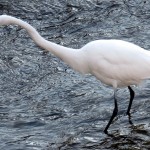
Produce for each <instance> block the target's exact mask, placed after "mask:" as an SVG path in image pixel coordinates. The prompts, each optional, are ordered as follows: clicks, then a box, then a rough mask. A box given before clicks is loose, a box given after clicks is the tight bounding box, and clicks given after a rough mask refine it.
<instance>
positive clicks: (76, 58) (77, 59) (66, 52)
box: [0, 15, 89, 73]
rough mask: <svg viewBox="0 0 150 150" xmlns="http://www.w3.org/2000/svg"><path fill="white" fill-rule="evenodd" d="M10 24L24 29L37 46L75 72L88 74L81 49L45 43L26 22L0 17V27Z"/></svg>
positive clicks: (5, 16) (9, 17) (4, 16)
mask: <svg viewBox="0 0 150 150" xmlns="http://www.w3.org/2000/svg"><path fill="white" fill-rule="evenodd" d="M10 24H15V25H19V26H21V27H22V28H24V29H25V30H26V31H27V32H28V34H29V35H30V36H31V38H32V39H33V41H34V42H35V43H36V44H37V45H38V46H40V47H41V48H44V49H45V50H47V51H50V52H51V53H52V54H54V55H55V56H57V57H59V58H60V59H62V60H63V61H64V62H65V63H67V64H68V65H70V66H71V67H72V68H73V69H75V70H76V71H78V72H80V73H89V70H88V66H86V62H85V61H86V58H85V55H84V52H83V51H82V50H81V49H72V48H67V47H64V46H61V45H58V44H55V43H53V42H50V41H47V40H46V39H44V38H43V37H42V36H41V35H40V34H39V33H38V32H37V31H36V29H35V28H33V27H32V26H31V25H30V24H28V23H27V22H24V21H22V20H20V19H17V18H15V17H11V16H7V15H1V16H0V25H10Z"/></svg>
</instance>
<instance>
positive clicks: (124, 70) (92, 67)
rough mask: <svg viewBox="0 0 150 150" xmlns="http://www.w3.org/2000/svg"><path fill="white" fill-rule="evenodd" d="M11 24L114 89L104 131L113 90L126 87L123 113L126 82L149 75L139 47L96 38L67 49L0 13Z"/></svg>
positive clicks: (149, 62) (148, 60)
mask: <svg viewBox="0 0 150 150" xmlns="http://www.w3.org/2000/svg"><path fill="white" fill-rule="evenodd" d="M10 24H15V25H19V26H21V27H22V28H24V29H25V30H26V31H27V32H28V34H29V35H30V36H31V38H32V39H33V41H34V42H35V43H36V44H37V45H38V46H40V47H42V48H44V49H45V50H47V51H50V52H51V53H53V54H54V55H55V56H57V57H59V58H60V59H61V60H62V61H64V62H65V63H67V64H68V65H69V66H70V67H71V68H73V69H74V70H76V71H78V72H80V73H82V74H92V75H94V76H95V77H96V78H97V79H98V80H100V81H101V82H102V83H104V84H107V85H110V86H112V87H113V89H114V105H115V106H114V110H113V113H112V116H111V118H110V120H109V122H108V124H107V126H106V128H105V130H104V132H105V133H106V134H107V133H108V131H107V130H108V128H109V126H110V124H111V123H112V121H113V119H114V117H116V115H117V112H118V106H117V99H116V89H117V88H119V87H128V89H129V92H130V102H129V106H128V109H127V115H129V116H130V108H131V105H132V101H133V99H134V91H133V90H132V88H131V87H130V85H138V84H139V83H140V82H141V81H142V80H146V79H149V78H150V52H149V51H146V50H144V49H143V48H141V47H139V46H137V45H135V44H132V43H130V42H126V41H122V40H115V39H112V40H96V41H92V42H90V43H88V44H86V45H85V46H83V47H82V48H80V49H72V48H67V47H64V46H61V45H58V44H55V43H53V42H50V41H47V40H46V39H44V38H43V37H42V36H40V34H39V33H38V32H37V31H36V30H35V28H33V27H32V26H31V25H29V24H28V23H27V22H25V21H22V20H21V19H17V18H15V17H12V16H8V15H1V16H0V25H10Z"/></svg>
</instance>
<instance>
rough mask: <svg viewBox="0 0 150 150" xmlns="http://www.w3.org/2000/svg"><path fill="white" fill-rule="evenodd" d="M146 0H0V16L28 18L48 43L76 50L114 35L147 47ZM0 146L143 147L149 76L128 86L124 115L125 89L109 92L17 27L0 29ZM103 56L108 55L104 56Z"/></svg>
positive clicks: (149, 14)
mask: <svg viewBox="0 0 150 150" xmlns="http://www.w3.org/2000/svg"><path fill="white" fill-rule="evenodd" d="M149 6H150V2H149V1H148V0H145V1H143V0H124V1H123V0H122V1H112V0H107V1H105V0H93V1H91V0H84V1H83V0H81V1H78V0H70V1H69V0H68V1H67V0H45V1H40V0H33V1H32V2H31V1H30V0H26V1H25V2H23V1H22V2H20V1H19V0H11V2H10V1H9V0H0V14H9V15H13V16H16V17H18V18H21V19H23V20H26V21H28V22H29V23H30V24H31V25H33V26H34V27H35V28H37V30H38V31H39V32H40V33H41V35H42V36H43V37H44V38H46V39H48V40H51V41H53V42H56V43H59V44H61V45H64V46H68V47H73V48H79V47H81V46H83V45H84V44H86V43H87V42H89V41H92V40H96V39H110V38H115V39H122V40H126V41H131V42H133V43H136V44H138V45H140V46H141V47H143V48H146V49H149V47H150V44H149V37H150V30H149V29H150V19H149V18H150V7H149ZM0 45H1V55H0V149H2V150H5V149H6V150H9V149H12V150H14V149H27V150H34V149H35V150H41V149H44V150H45V149H47V150H49V149H50V150H53V149H54V150H55V149H61V150H65V149H67V150H69V149H70V150H72V149H75V150H76V149H79V150H81V149H85V150H88V149H93V150H99V149H103V150H104V149H110V150H113V149H122V150H124V149H128V150H130V149H131V150H141V149H142V150H146V149H150V127H149V117H150V108H149V107H150V106H149V103H150V102H149V98H150V81H146V82H144V83H143V84H142V85H140V87H133V88H134V90H135V92H136V97H135V100H134V102H133V106H132V110H131V114H132V119H131V120H132V123H133V124H130V123H129V120H128V117H127V116H126V115H125V112H126V110H127V106H128V102H129V100H128V99H129V92H128V90H127V89H119V90H118V95H117V96H118V104H119V115H118V117H117V118H116V119H115V121H114V123H113V124H112V125H111V127H110V128H109V133H110V134H111V136H108V135H105V134H104V133H103V129H104V128H105V126H106V124H107V122H108V120H109V119H110V116H111V114H112V111H113V107H114V106H113V90H112V89H111V88H109V87H107V86H104V85H102V84H101V83H100V82H99V81H97V80H96V79H95V78H94V77H92V76H82V75H80V74H78V73H76V72H74V71H73V70H71V69H70V68H69V67H68V66H67V65H65V64H64V63H63V62H61V61H60V60H59V59H58V58H56V57H54V56H53V55H51V54H50V53H45V52H43V51H42V50H41V49H40V48H39V47H37V46H36V45H35V44H34V43H33V41H32V40H31V39H30V38H29V36H28V35H27V33H26V31H25V30H23V29H21V28H19V27H17V26H6V27H0ZM108 55H109V54H108Z"/></svg>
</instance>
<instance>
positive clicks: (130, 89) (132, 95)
mask: <svg viewBox="0 0 150 150" xmlns="http://www.w3.org/2000/svg"><path fill="white" fill-rule="evenodd" d="M128 89H129V92H130V101H129V106H128V109H127V115H128V116H129V117H130V109H131V106H132V102H133V99H134V95H135V94H134V91H133V90H132V88H131V87H130V86H128Z"/></svg>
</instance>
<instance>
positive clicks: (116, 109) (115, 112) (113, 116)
mask: <svg viewBox="0 0 150 150" xmlns="http://www.w3.org/2000/svg"><path fill="white" fill-rule="evenodd" d="M115 92H116V91H115ZM115 92H114V104H115V107H114V110H113V114H112V116H111V118H110V120H109V122H108V124H107V126H106V128H105V130H104V133H105V134H108V131H107V130H108V128H109V126H110V125H111V123H112V121H113V119H114V118H115V117H116V116H117V113H118V105H117V99H116V96H115V95H116V94H115Z"/></svg>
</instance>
